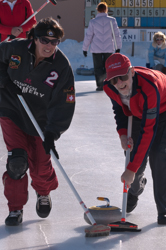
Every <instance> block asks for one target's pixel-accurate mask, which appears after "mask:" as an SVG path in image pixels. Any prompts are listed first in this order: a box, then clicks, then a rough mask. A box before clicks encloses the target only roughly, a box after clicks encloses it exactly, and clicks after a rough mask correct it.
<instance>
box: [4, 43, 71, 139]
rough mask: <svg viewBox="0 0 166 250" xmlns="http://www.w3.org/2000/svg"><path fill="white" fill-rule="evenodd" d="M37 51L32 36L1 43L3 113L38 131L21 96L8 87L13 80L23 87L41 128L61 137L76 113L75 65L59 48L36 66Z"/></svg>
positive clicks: (29, 130) (30, 130) (30, 131)
mask: <svg viewBox="0 0 166 250" xmlns="http://www.w3.org/2000/svg"><path fill="white" fill-rule="evenodd" d="M34 53H35V43H34V42H33V41H32V40H27V39H15V40H13V41H11V42H3V43H1V44H0V117H8V118H10V119H11V120H12V121H13V122H14V123H15V124H16V125H17V126H18V127H19V128H20V129H22V130H23V131H24V132H26V133H27V134H29V135H32V136H37V135H38V134H37V131H36V130H35V128H34V127H33V125H32V123H31V121H30V119H29V117H28V116H27V114H26V112H25V111H24V108H23V107H22V104H21V103H20V101H19V100H18V97H17V96H16V95H14V94H13V93H11V92H10V91H9V90H8V89H7V88H6V87H5V86H6V84H8V82H9V81H10V80H12V82H13V84H16V85H17V86H19V87H20V88H21V89H22V93H23V97H24V99H25V101H26V103H27V104H28V106H29V108H30V110H31V111H32V113H33V115H34V117H35V118H36V120H37V122H38V124H39V126H40V127H41V129H42V131H44V130H48V131H51V132H53V133H54V134H55V139H58V138H59V137H60V134H61V133H63V132H64V131H65V130H66V129H68V127H69V125H70V123H71V120H72V117H73V113H74V107H75V91H74V76H73V72H72V68H71V65H70V63H69V61H68V59H67V58H66V56H65V55H64V54H63V53H62V51H60V50H59V49H58V48H57V50H56V52H55V53H54V54H53V55H52V56H51V57H49V58H45V59H44V60H43V61H41V62H40V63H39V64H38V65H37V67H35V68H34V62H35V55H34Z"/></svg>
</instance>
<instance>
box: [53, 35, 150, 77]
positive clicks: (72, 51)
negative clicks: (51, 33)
mask: <svg viewBox="0 0 166 250" xmlns="http://www.w3.org/2000/svg"><path fill="white" fill-rule="evenodd" d="M82 45H83V42H80V43H79V42H77V41H75V40H71V39H66V40H65V41H64V42H62V43H61V44H60V45H59V46H58V47H59V48H60V49H61V50H62V51H63V53H64V54H65V55H66V56H67V57H68V59H69V61H70V63H71V66H72V68H73V71H74V73H75V72H76V69H77V68H79V67H80V66H81V65H84V67H88V68H89V69H90V68H93V60H92V54H91V53H90V52H89V51H88V56H87V57H84V55H83V52H82ZM149 45H150V42H135V43H134V53H133V54H134V56H132V42H123V44H122V49H121V54H124V55H126V56H128V57H129V59H130V61H131V64H132V65H133V66H143V67H145V65H146V52H147V49H148V47H149Z"/></svg>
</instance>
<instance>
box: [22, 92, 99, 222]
mask: <svg viewBox="0 0 166 250" xmlns="http://www.w3.org/2000/svg"><path fill="white" fill-rule="evenodd" d="M17 96H18V98H19V100H20V102H21V104H22V105H23V107H24V109H25V111H26V112H27V114H28V116H29V118H30V120H31V122H32V123H33V125H34V127H35V128H36V130H37V132H38V134H39V136H40V137H41V139H42V141H44V135H43V132H42V130H41V128H40V127H39V125H38V123H37V122H36V119H35V118H34V116H33V114H32V112H31V111H30V109H29V107H28V105H27V104H26V102H25V100H24V98H23V96H21V95H17ZM50 154H51V156H52V158H53V159H54V161H55V163H56V165H57V166H58V168H59V170H60V171H61V173H62V175H63V176H64V178H65V180H66V181H67V183H68V184H69V186H70V188H71V190H72V191H73V193H74V195H75V196H76V198H77V200H78V201H79V203H80V205H81V207H82V208H83V210H84V212H85V213H86V215H87V217H88V219H89V220H90V222H91V224H92V225H96V221H95V220H94V218H93V217H92V215H91V213H90V212H89V210H88V209H87V207H86V206H85V204H84V202H83V201H82V199H81V197H80V196H79V194H78V193H77V191H76V189H75V187H74V186H73V184H72V182H71V181H70V179H69V177H68V176H67V174H66V172H65V171H64V169H63V167H62V165H61V164H60V162H59V161H58V159H57V158H56V156H55V154H54V152H53V151H52V149H51V150H50Z"/></svg>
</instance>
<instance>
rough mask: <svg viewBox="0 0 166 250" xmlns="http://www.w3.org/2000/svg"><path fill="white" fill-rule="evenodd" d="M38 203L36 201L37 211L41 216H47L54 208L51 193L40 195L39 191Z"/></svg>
mask: <svg viewBox="0 0 166 250" xmlns="http://www.w3.org/2000/svg"><path fill="white" fill-rule="evenodd" d="M36 194H37V203H36V213H37V214H38V216H39V217H41V218H46V217H47V216H48V215H49V213H50V211H51V208H52V202H51V197H50V195H46V196H44V195H39V194H38V193H37V192H36Z"/></svg>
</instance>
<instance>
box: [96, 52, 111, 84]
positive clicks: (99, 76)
mask: <svg viewBox="0 0 166 250" xmlns="http://www.w3.org/2000/svg"><path fill="white" fill-rule="evenodd" d="M110 55H112V53H92V56H93V65H94V74H95V79H96V85H97V87H102V86H103V81H104V80H105V78H106V70H105V61H106V60H107V58H108V57H109V56H110Z"/></svg>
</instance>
